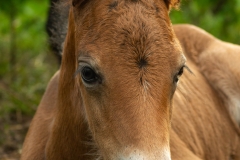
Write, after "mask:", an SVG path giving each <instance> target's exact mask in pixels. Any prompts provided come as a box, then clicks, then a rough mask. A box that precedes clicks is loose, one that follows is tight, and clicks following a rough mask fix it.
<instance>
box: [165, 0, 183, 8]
mask: <svg viewBox="0 0 240 160" xmlns="http://www.w3.org/2000/svg"><path fill="white" fill-rule="evenodd" d="M164 2H165V3H166V6H167V8H168V9H171V8H175V9H178V8H179V6H180V0H164Z"/></svg>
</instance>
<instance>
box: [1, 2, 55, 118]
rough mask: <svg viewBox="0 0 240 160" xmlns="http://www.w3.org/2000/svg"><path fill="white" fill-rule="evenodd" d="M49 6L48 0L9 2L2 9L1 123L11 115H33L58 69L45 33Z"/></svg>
mask: <svg viewBox="0 0 240 160" xmlns="http://www.w3.org/2000/svg"><path fill="white" fill-rule="evenodd" d="M12 4H13V5H12ZM48 4H49V1H48V0H34V1H30V0H8V1H3V3H1V5H0V19H1V23H0V37H1V39H0V57H1V58H0V66H1V67H0V120H1V118H4V119H9V117H10V115H11V114H19V113H20V114H21V115H26V114H33V113H34V111H35V110H36V107H37V105H38V104H39V101H40V98H41V96H42V94H43V92H44V90H45V88H46V85H47V82H48V81H49V79H50V77H51V76H52V75H53V73H54V72H55V71H56V70H57V68H58V65H57V62H56V61H55V59H54V57H52V56H51V55H52V54H51V53H49V49H48V43H47V35H46V32H45V22H46V16H47V11H48ZM13 6H15V7H13ZM12 9H15V11H14V14H13V15H11V14H12V13H11V12H12ZM11 16H12V17H11ZM11 56H13V58H14V59H15V60H13V61H11Z"/></svg>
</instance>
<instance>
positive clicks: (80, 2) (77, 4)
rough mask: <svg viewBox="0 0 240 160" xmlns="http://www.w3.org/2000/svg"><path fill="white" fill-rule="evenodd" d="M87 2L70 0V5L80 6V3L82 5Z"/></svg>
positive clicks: (85, 0)
mask: <svg viewBox="0 0 240 160" xmlns="http://www.w3.org/2000/svg"><path fill="white" fill-rule="evenodd" d="M87 2H88V0H72V6H74V7H75V6H76V7H78V6H82V5H84V4H85V3H87Z"/></svg>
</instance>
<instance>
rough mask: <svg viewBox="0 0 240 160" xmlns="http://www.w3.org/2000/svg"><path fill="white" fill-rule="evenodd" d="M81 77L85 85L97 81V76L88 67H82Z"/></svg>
mask: <svg viewBox="0 0 240 160" xmlns="http://www.w3.org/2000/svg"><path fill="white" fill-rule="evenodd" d="M81 77H82V79H83V81H84V82H85V83H87V84H93V83H95V82H97V81H98V76H97V74H96V73H95V72H94V70H93V69H92V68H90V67H83V68H82V71H81Z"/></svg>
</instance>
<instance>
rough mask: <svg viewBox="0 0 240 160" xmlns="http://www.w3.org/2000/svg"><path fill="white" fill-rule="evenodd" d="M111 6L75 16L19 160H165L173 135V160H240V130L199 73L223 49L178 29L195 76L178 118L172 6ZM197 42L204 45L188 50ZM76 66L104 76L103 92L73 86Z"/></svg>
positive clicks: (84, 9)
mask: <svg viewBox="0 0 240 160" xmlns="http://www.w3.org/2000/svg"><path fill="white" fill-rule="evenodd" d="M79 2H80V1H79ZM169 2H171V3H172V4H175V2H174V1H169ZM111 3H112V1H110V0H109V1H106V0H105V1H103V0H102V1H93V0H92V1H81V4H79V5H76V4H75V5H74V7H71V9H70V14H69V27H68V35H67V39H66V42H65V47H64V54H63V62H62V66H61V69H60V72H58V73H56V74H55V76H54V77H53V78H52V80H51V81H50V83H49V86H48V88H47V90H46V93H45V94H44V96H43V99H42V101H41V103H40V105H39V108H38V111H37V113H36V115H35V117H34V119H33V122H32V124H31V127H30V130H29V132H28V135H27V137H26V140H25V142H24V147H23V154H22V157H21V159H22V160H25V159H26V160H28V159H29V160H32V159H36V160H38V159H39V160H42V159H70V160H73V159H85V160H87V159H89V160H90V159H97V158H99V156H100V157H101V158H103V159H120V157H117V156H118V155H117V154H118V153H121V154H122V155H124V156H128V157H129V154H130V153H132V152H136V153H137V151H136V149H138V150H141V151H144V153H145V154H146V155H147V156H148V159H163V158H166V157H157V156H158V155H160V156H161V154H162V153H161V147H163V146H164V147H169V136H170V134H171V152H172V159H176V160H182V159H184V160H188V159H189V160H192V159H195V160H198V159H201V158H202V159H209V160H210V159H211V160H212V159H227V158H229V157H231V156H235V157H234V158H235V159H239V155H238V154H239V153H238V152H237V151H238V150H239V147H240V145H239V130H238V129H239V128H238V126H237V125H236V124H235V121H233V120H232V119H231V116H230V115H229V114H228V113H229V112H228V111H227V107H226V105H224V104H223V103H222V100H221V98H220V95H219V94H218V92H217V91H218V88H217V87H214V86H212V85H211V84H210V83H209V82H208V81H207V80H209V81H210V82H211V78H210V79H207V78H205V77H204V75H205V76H206V77H207V72H206V69H205V68H204V67H203V74H204V75H202V73H200V72H199V71H200V69H201V65H199V64H198V63H197V60H198V59H200V58H199V57H198V53H202V52H203V51H204V49H206V47H205V45H206V43H207V44H210V42H213V41H217V40H216V39H215V38H213V37H211V36H209V35H208V34H206V33H205V34H202V33H199V32H198V30H197V29H192V28H191V27H190V28H189V27H188V26H186V27H182V26H178V27H176V28H175V31H176V34H177V36H178V38H179V39H180V41H181V43H182V46H183V48H184V50H185V52H186V55H187V58H188V59H189V61H188V65H189V66H190V68H191V69H192V70H193V72H194V74H195V76H193V75H190V74H189V73H186V74H185V75H184V76H183V77H182V80H181V81H182V82H181V83H180V85H179V91H180V92H179V91H177V93H175V96H174V100H173V104H174V109H173V115H172V116H171V112H172V111H171V110H172V109H171V101H172V96H173V93H174V90H175V87H176V86H174V84H173V77H174V76H175V75H176V73H178V70H179V69H180V68H181V66H182V65H183V63H184V60H183V57H182V50H181V48H180V47H179V44H178V41H177V40H176V37H175V34H174V33H173V30H172V28H171V23H170V20H169V17H168V11H169V10H168V9H167V8H168V7H166V6H168V5H169V3H166V1H165V3H164V2H163V1H159V0H158V1H151V0H148V1H139V2H133V1H119V3H118V4H117V6H115V7H114V9H110V10H109V7H108V6H109V5H110V4H111ZM82 4H84V5H82ZM156 7H157V8H158V10H156ZM129 8H131V9H129ZM112 22H115V24H113V23H112ZM184 28H186V29H184ZM188 30H189V31H188ZM190 31H191V32H190ZM196 34H199V35H200V36H202V38H203V39H202V41H201V39H200V38H199V36H198V38H195V39H193V38H191V41H189V40H188V41H187V40H186V39H188V36H190V37H191V36H193V35H196ZM186 37H187V38H186ZM203 40H204V41H203ZM207 40H208V41H207ZM208 42H209V43H208ZM196 44H199V45H201V46H203V48H202V49H201V47H199V48H198V47H197V48H196V47H195V45H196ZM188 45H189V46H190V47H189V46H188ZM199 45H197V46H199ZM225 47H226V48H228V46H225ZM199 49H200V50H201V51H199ZM210 51H211V50H210ZM78 59H80V60H85V61H87V63H89V64H90V65H91V66H92V67H93V68H94V69H95V70H96V72H98V73H99V74H100V75H101V76H102V82H101V85H98V86H97V87H94V88H92V89H88V88H86V86H85V84H84V83H83V82H82V80H81V76H80V74H81V73H78V72H77V73H78V76H77V77H74V74H75V72H76V71H77V70H78V69H77V68H78V67H79V64H78V63H80V64H81V63H82V62H78ZM205 73H206V74H205ZM199 84H201V85H199ZM171 117H172V129H170V118H171ZM234 126H235V127H234ZM164 149H166V148H164ZM130 156H131V155H130Z"/></svg>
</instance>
